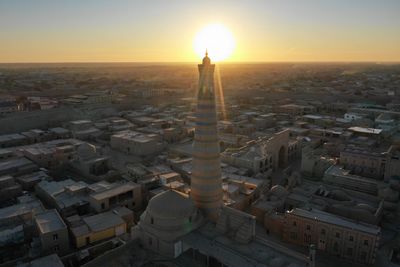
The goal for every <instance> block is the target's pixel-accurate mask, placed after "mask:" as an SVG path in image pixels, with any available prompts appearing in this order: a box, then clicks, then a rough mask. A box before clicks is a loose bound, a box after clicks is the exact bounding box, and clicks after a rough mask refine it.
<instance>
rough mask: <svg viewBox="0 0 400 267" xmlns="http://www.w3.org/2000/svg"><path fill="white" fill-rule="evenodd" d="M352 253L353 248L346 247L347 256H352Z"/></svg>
mask: <svg viewBox="0 0 400 267" xmlns="http://www.w3.org/2000/svg"><path fill="white" fill-rule="evenodd" d="M352 255H353V249H352V248H347V256H352Z"/></svg>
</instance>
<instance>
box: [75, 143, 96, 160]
mask: <svg viewBox="0 0 400 267" xmlns="http://www.w3.org/2000/svg"><path fill="white" fill-rule="evenodd" d="M77 153H78V155H79V157H81V158H83V159H90V158H93V157H95V156H96V147H95V146H94V145H92V144H89V143H86V142H85V143H82V144H80V145H79V146H78V148H77Z"/></svg>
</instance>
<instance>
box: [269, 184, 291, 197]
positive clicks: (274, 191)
mask: <svg viewBox="0 0 400 267" xmlns="http://www.w3.org/2000/svg"><path fill="white" fill-rule="evenodd" d="M270 193H271V195H274V196H276V197H278V198H282V197H285V196H287V194H288V191H287V190H286V189H285V188H284V187H283V186H281V185H274V186H273V187H272V188H271V190H270Z"/></svg>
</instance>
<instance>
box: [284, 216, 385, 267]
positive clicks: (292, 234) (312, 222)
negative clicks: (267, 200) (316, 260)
mask: <svg viewBox="0 0 400 267" xmlns="http://www.w3.org/2000/svg"><path fill="white" fill-rule="evenodd" d="M380 236H381V229H380V227H377V226H375V225H369V224H364V223H357V222H355V221H350V220H346V219H343V218H341V217H339V216H336V215H332V214H330V213H326V212H323V211H319V210H315V209H312V210H304V209H293V210H291V211H288V212H286V214H285V220H284V227H283V239H284V240H285V241H287V242H290V243H294V244H298V245H301V246H310V245H311V244H314V245H316V247H317V249H319V250H322V251H325V252H327V253H329V254H331V255H335V256H338V257H341V258H344V259H348V260H351V261H354V262H357V263H360V264H367V265H372V264H373V263H374V262H375V259H376V252H377V250H378V246H379V240H380Z"/></svg>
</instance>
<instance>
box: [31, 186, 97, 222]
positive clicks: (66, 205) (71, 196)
mask: <svg viewBox="0 0 400 267" xmlns="http://www.w3.org/2000/svg"><path fill="white" fill-rule="evenodd" d="M87 188H88V185H87V184H86V183H85V182H82V181H80V182H76V181H73V180H71V179H67V180H63V181H46V180H43V181H41V182H40V183H38V184H37V185H36V186H35V192H36V194H37V196H38V197H39V198H40V199H41V200H42V201H43V202H46V203H47V204H48V205H49V206H51V207H54V208H56V209H57V210H58V212H60V213H61V214H62V215H63V216H64V217H68V216H72V215H74V214H86V213H88V212H89V210H90V205H89V201H88V196H87V194H88V192H87Z"/></svg>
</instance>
